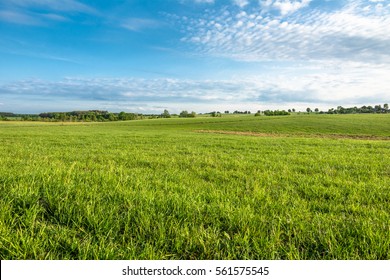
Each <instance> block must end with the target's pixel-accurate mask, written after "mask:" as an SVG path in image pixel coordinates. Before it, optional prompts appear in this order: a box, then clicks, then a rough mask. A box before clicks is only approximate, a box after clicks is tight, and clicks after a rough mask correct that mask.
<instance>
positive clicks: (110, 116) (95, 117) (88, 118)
mask: <svg viewBox="0 0 390 280" xmlns="http://www.w3.org/2000/svg"><path fill="white" fill-rule="evenodd" d="M295 112H296V110H295V109H288V110H287V111H285V110H265V111H260V110H259V111H257V113H256V114H255V116H261V115H265V116H284V115H290V114H291V113H295ZM306 112H307V113H308V114H310V113H313V112H314V113H316V114H386V113H390V110H389V104H387V103H385V104H383V106H382V105H375V106H362V107H356V106H355V107H349V108H344V107H342V106H338V107H337V108H336V109H335V108H331V109H329V110H327V111H320V110H319V109H318V108H315V109H314V111H313V110H312V109H311V108H307V109H306ZM299 113H300V112H298V114H299ZM224 114H230V111H224ZM232 114H251V112H250V111H237V110H236V111H234V112H232ZM206 115H210V116H211V117H222V113H221V112H219V111H213V112H210V113H206ZM196 116H197V114H196V113H195V112H193V111H192V112H188V111H181V112H180V114H178V115H177V114H170V113H169V111H168V110H164V111H163V112H162V113H161V114H138V113H126V112H120V113H111V112H108V111H101V110H89V111H72V112H48V113H40V114H14V113H9V112H0V120H24V121H61V122H107V121H126V120H138V119H145V118H148V119H152V118H153V119H154V118H171V117H180V118H195V117H196Z"/></svg>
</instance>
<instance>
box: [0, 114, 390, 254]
mask: <svg viewBox="0 0 390 280" xmlns="http://www.w3.org/2000/svg"><path fill="white" fill-rule="evenodd" d="M389 126H390V117H389V116H387V115H381V116H378V115H355V116H287V117H275V118H273V117H269V118H266V117H258V118H255V117H248V116H242V117H223V118H196V119H191V120H188V119H184V120H183V119H168V120H142V121H130V122H115V123H97V124H86V125H76V126H69V125H68V126H62V125H61V123H57V124H56V125H50V126H48V125H46V124H40V123H31V125H30V124H29V125H26V123H25V124H24V125H23V123H22V122H19V123H17V122H7V123H0V142H1V146H0V193H1V197H0V258H2V259H389V258H390V253H389V249H388V248H390V223H389V220H390V187H389V186H390V179H389V178H390V168H389V166H390V164H389V163H390V150H389V148H390V142H389V141H388V140H385V139H375V140H367V139H342V138H331V137H329V138H327V137H321V138H318V137H317V138H316V137H311V136H312V135H318V134H321V135H323V136H326V135H331V134H338V135H342V134H345V135H350V134H354V135H366V136H367V135H369V136H377V137H387V136H390V135H389V131H390V128H389ZM197 130H229V131H252V132H261V133H279V134H288V137H283V136H282V137H252V136H247V135H230V134H215V133H199V132H196V131H197ZM294 133H295V134H294Z"/></svg>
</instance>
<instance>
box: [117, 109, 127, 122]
mask: <svg viewBox="0 0 390 280" xmlns="http://www.w3.org/2000/svg"><path fill="white" fill-rule="evenodd" d="M118 119H119V120H121V121H124V120H126V113H125V112H123V111H122V112H120V113H119V115H118Z"/></svg>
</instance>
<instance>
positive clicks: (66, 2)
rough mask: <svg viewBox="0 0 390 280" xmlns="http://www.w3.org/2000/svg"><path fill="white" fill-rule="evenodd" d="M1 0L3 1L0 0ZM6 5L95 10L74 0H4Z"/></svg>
mask: <svg viewBox="0 0 390 280" xmlns="http://www.w3.org/2000/svg"><path fill="white" fill-rule="evenodd" d="M2 2H3V1H2ZM4 3H5V5H6V6H9V7H10V6H13V7H21V8H32V9H34V8H39V9H46V10H51V11H63V12H69V11H71V12H78V13H90V14H95V13H97V10H96V9H94V8H93V7H91V6H88V5H86V4H83V3H81V2H79V1H76V0H56V1H51V0H6V1H4Z"/></svg>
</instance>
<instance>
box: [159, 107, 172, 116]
mask: <svg viewBox="0 0 390 280" xmlns="http://www.w3.org/2000/svg"><path fill="white" fill-rule="evenodd" d="M161 117H162V118H170V117H171V114H169V112H168V110H167V109H165V110H164V112H163V113H162V114H161Z"/></svg>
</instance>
